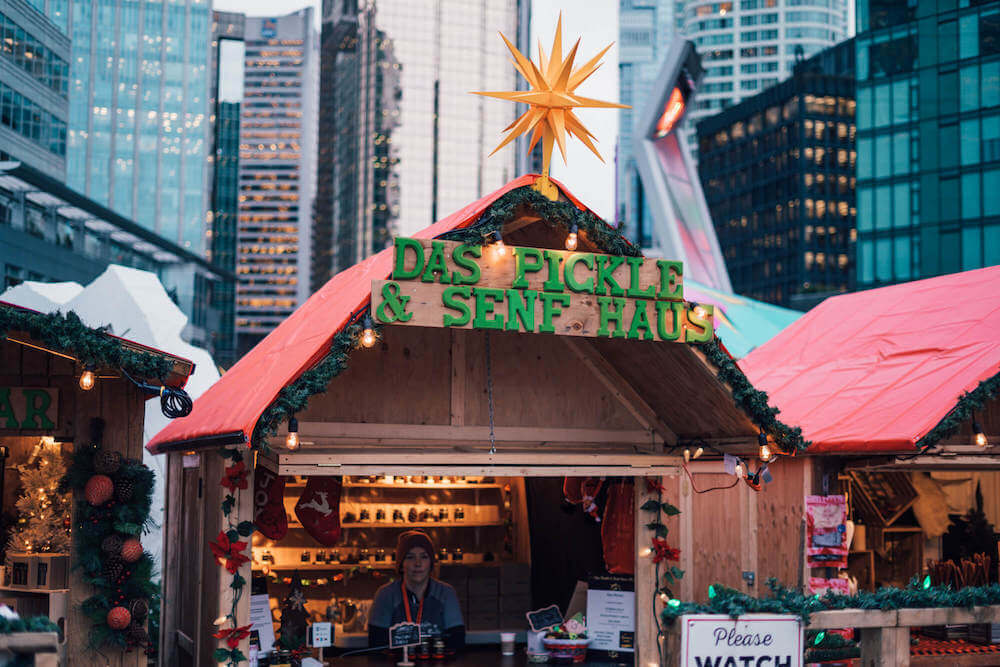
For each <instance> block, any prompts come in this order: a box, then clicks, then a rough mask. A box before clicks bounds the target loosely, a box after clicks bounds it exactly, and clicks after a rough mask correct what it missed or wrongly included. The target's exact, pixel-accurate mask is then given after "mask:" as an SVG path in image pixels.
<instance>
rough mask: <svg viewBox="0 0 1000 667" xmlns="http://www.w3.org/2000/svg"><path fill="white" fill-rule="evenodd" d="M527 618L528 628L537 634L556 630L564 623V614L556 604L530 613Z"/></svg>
mask: <svg viewBox="0 0 1000 667" xmlns="http://www.w3.org/2000/svg"><path fill="white" fill-rule="evenodd" d="M525 616H527V617H528V626H529V627H531V629H532V630H533V631H535V632H538V631H540V630H548V629H549V628H554V627H555V626H557V625H559V624H560V623H562V622H563V615H562V612H561V611H559V607H557V606H556V605H554V604H553V605H549V606H548V607H545V608H543V609H539V610H537V611H529V612H528V613H526V614H525Z"/></svg>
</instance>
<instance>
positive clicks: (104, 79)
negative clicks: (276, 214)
mask: <svg viewBox="0 0 1000 667" xmlns="http://www.w3.org/2000/svg"><path fill="white" fill-rule="evenodd" d="M32 4H33V5H35V6H36V7H37V8H38V9H40V10H42V11H44V12H45V14H46V15H47V16H48V17H49V19H50V20H51V21H52V22H53V23H55V24H56V25H57V26H59V27H60V28H62V29H64V30H65V31H66V33H67V35H68V36H69V37H70V40H71V49H72V51H71V58H70V78H69V119H68V132H67V146H66V184H67V185H68V186H69V187H71V188H72V189H74V190H76V191H77V192H80V193H82V194H84V195H86V196H87V197H89V198H90V199H93V200H94V201H96V202H98V203H100V204H102V205H105V206H107V207H108V208H110V209H111V210H113V211H115V212H117V213H119V214H121V215H123V216H125V217H127V218H130V219H132V220H135V221H136V222H137V223H139V224H140V225H141V226H143V227H145V228H146V229H149V230H150V231H153V232H155V233H157V234H158V235H160V236H162V237H163V238H164V239H166V240H167V241H170V242H172V243H175V244H177V245H179V246H181V247H182V248H184V249H186V250H188V251H190V252H192V253H195V254H197V255H204V253H205V249H206V238H205V236H206V234H205V213H206V211H207V210H208V206H207V205H208V199H207V187H206V182H207V180H206V179H207V177H208V172H207V169H208V166H207V158H208V154H209V149H210V146H209V141H208V131H209V122H208V114H209V109H208V92H209V77H208V74H209V72H208V60H209V54H210V48H209V43H210V39H211V18H212V17H211V3H210V2H209V0H169V1H166V0H161V1H152V0H32Z"/></svg>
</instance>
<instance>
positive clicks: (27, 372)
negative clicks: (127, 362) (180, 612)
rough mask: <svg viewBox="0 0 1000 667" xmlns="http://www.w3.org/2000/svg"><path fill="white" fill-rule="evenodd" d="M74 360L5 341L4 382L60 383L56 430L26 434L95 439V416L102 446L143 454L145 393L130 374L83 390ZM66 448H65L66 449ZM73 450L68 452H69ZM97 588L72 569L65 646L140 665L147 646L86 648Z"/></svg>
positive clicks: (78, 659) (122, 664)
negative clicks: (89, 601)
mask: <svg viewBox="0 0 1000 667" xmlns="http://www.w3.org/2000/svg"><path fill="white" fill-rule="evenodd" d="M77 382H78V376H77V371H76V368H75V365H74V363H73V362H72V361H70V360H67V359H63V358H61V357H57V356H53V355H51V354H48V353H46V352H41V351H39V350H35V349H32V348H28V347H25V346H23V345H18V344H16V343H11V342H9V341H5V340H4V341H0V385H5V386H28V387H31V386H34V387H58V388H59V403H60V405H59V423H58V424H57V428H56V429H55V431H51V432H48V431H46V432H42V431H22V432H20V433H22V434H25V435H27V434H35V435H43V434H44V435H53V436H55V437H56V438H57V439H58V440H64V441H72V442H73V446H74V447H83V446H87V445H90V444H91V442H90V428H89V425H90V420H91V419H92V418H95V417H101V418H103V419H104V421H105V428H104V441H103V447H104V448H105V449H109V450H113V451H118V452H121V454H122V456H125V457H128V458H134V459H142V427H143V421H144V416H145V412H144V403H145V401H144V398H143V396H142V394H141V393H140V392H139V391H137V390H136V389H135V387H134V386H133V385H132V384H131V383H129V382H128V381H127V380H123V379H104V378H102V379H99V380H98V381H97V384H96V385H95V386H94V388H93V389H92V390H90V391H82V390H80V388H79V386H78V384H77ZM64 451H65V450H64ZM65 453H67V454H68V453H69V452H65ZM91 593H92V589H91V588H90V586H88V585H87V584H85V583H84V582H83V581H82V580H81V577H80V574H79V573H78V572H72V573H71V575H70V598H69V604H68V607H69V609H68V612H67V619H66V651H67V655H68V656H70V657H71V659H72V664H73V665H90V664H95V665H97V664H99V665H102V666H105V667H138V666H139V665H144V664H145V655H144V654H143V653H142V652H138V651H132V652H130V653H121V652H119V651H114V650H107V649H102V652H101V654H97V653H94V652H92V651H90V650H89V649H87V648H86V646H87V639H88V637H89V628H90V621H89V620H87V618H86V617H84V616H83V614H82V613H81V612H80V610H79V605H80V603H81V602H82V601H83V600H85V599H86V598H88V597H89V596H90V595H91Z"/></svg>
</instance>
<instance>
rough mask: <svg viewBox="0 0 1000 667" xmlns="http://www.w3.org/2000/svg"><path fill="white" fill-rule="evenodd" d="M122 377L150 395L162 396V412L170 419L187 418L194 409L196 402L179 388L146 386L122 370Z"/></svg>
mask: <svg viewBox="0 0 1000 667" xmlns="http://www.w3.org/2000/svg"><path fill="white" fill-rule="evenodd" d="M122 375H124V376H125V377H127V378H128V379H129V380H130V381H131V382H132V384H134V385H135V386H136V387H138V388H139V389H142V390H143V391H145V392H146V393H149V394H159V395H160V410H161V411H162V412H163V415H164V416H165V417H167V418H168V419H177V418H178V417H187V416H188V415H189V414H191V410H192V408H194V402H193V401H192V400H191V397H190V396H188V393H187V392H186V391H184V390H183V389H180V388H178V387H168V386H167V385H165V384H164V385H159V386H157V385H155V384H146V383H145V382H139V381H138V380H136V379H135V378H133V377H132V376H131V375H129V374H128V373H126V372H125V371H124V370H122Z"/></svg>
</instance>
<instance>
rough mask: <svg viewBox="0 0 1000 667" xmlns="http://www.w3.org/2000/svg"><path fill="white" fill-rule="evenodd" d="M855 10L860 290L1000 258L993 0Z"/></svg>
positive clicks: (997, 31)
mask: <svg viewBox="0 0 1000 667" xmlns="http://www.w3.org/2000/svg"><path fill="white" fill-rule="evenodd" d="M857 11H858V37H857V40H856V55H857V103H858V106H857V125H858V187H857V198H858V256H857V270H858V274H857V279H858V287H872V286H876V285H885V284H891V283H896V282H902V281H906V280H914V279H917V278H925V277H929V276H935V275H940V274H943V273H951V272H955V271H962V270H966V269H974V268H979V267H982V266H990V265H993V264H1000V2H997V1H996V0H993V1H991V2H978V3H975V2H961V3H957V7H956V3H944V2H935V1H928V2H919V3H918V2H915V1H910V2H896V3H886V2H878V3H876V2H870V1H868V0H862V1H861V2H859V3H858V10H857Z"/></svg>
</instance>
